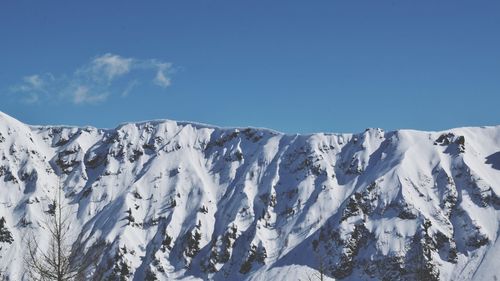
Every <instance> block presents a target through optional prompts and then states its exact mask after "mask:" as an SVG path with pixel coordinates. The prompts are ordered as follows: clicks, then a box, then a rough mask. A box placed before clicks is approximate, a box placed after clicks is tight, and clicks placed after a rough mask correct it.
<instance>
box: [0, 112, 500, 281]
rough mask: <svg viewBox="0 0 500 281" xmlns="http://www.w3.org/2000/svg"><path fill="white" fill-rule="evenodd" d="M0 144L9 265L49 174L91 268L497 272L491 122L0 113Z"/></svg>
mask: <svg viewBox="0 0 500 281" xmlns="http://www.w3.org/2000/svg"><path fill="white" fill-rule="evenodd" d="M0 154H1V155H0V157H1V159H0V216H1V217H3V218H4V219H5V223H4V226H3V231H4V232H5V231H8V232H9V233H11V235H12V238H13V241H7V240H8V239H5V238H4V239H2V235H1V234H2V229H0V248H1V249H0V270H1V271H2V272H3V273H2V276H4V277H7V278H8V280H27V276H24V275H23V274H24V269H23V256H24V251H25V248H26V247H25V244H24V243H25V241H26V240H25V239H26V236H27V235H32V234H33V235H35V236H37V237H39V239H40V241H41V245H47V241H48V235H47V231H46V230H45V229H44V224H43V222H44V221H45V220H46V219H47V217H48V214H47V210H48V209H49V204H51V202H52V199H53V198H54V196H55V194H56V190H57V187H58V185H61V186H63V190H64V195H65V196H64V205H65V213H66V215H67V216H68V217H70V218H71V222H72V223H71V229H70V230H71V237H70V238H71V241H72V243H73V246H74V248H75V249H78V251H80V252H81V258H82V259H87V258H90V259H92V260H93V261H94V262H95V264H96V266H95V267H94V268H93V269H91V270H89V271H88V272H87V278H88V279H89V280H106V278H107V279H108V280H308V279H311V280H314V279H315V278H316V277H317V276H318V274H319V272H323V274H324V275H326V277H327V278H331V279H332V280H335V279H345V280H416V279H418V280H422V279H427V280H433V279H440V280H472V279H476V280H488V279H490V280H496V278H498V277H500V268H499V267H498V266H495V265H496V264H497V263H498V262H497V261H498V259H499V258H500V246H499V245H500V244H499V242H498V233H499V230H500V227H499V222H500V219H499V218H500V217H499V214H500V212H499V210H500V197H499V196H500V126H495V127H480V128H459V129H452V130H448V131H445V132H420V131H411V130H400V131H394V132H384V131H383V130H381V129H367V130H366V131H365V132H363V133H360V134H325V133H319V134H312V135H286V134H282V133H279V132H275V131H271V130H265V129H253V128H225V129H223V128H218V127H213V126H209V125H201V124H194V123H188V122H175V121H170V120H160V121H150V122H142V123H130V124H122V125H120V126H118V127H117V128H116V129H110V130H102V129H96V128H92V127H85V128H77V127H63V126H44V127H40V126H29V125H25V124H23V123H21V122H19V121H17V120H15V119H13V118H12V117H9V116H7V115H5V114H3V113H0ZM0 226H1V224H0ZM0 228H2V227H0ZM124 267H125V268H126V269H127V270H124ZM23 278H24V279H23ZM120 278H122V279H120ZM155 278H156V279H155Z"/></svg>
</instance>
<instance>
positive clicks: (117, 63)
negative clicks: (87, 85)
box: [90, 53, 134, 80]
mask: <svg viewBox="0 0 500 281" xmlns="http://www.w3.org/2000/svg"><path fill="white" fill-rule="evenodd" d="M133 63H134V59H132V58H123V57H121V56H119V55H113V54H109V53H108V54H105V55H102V56H100V57H96V58H94V59H93V60H92V62H91V63H90V69H91V70H92V72H93V74H94V75H97V77H98V76H99V75H104V76H106V78H107V79H108V80H113V79H114V78H116V77H119V76H122V75H124V74H127V73H129V72H130V68H131V67H132V64H133Z"/></svg>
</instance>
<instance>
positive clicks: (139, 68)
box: [11, 53, 172, 104]
mask: <svg viewBox="0 0 500 281" xmlns="http://www.w3.org/2000/svg"><path fill="white" fill-rule="evenodd" d="M171 69H172V64H171V63H168V62H163V61H160V60H156V59H148V60H142V59H136V58H125V57H122V56H119V55H116V54H111V53H107V54H104V55H101V56H97V57H95V58H93V59H91V60H90V61H89V62H87V63H86V64H84V65H82V66H80V67H78V68H76V69H75V70H74V71H73V72H72V74H62V75H58V76H56V75H53V74H51V73H46V74H42V75H40V74H34V75H30V76H26V77H23V79H22V83H20V84H18V85H15V86H13V87H11V92H12V93H16V94H20V95H16V96H17V97H20V100H21V101H23V102H26V103H35V102H44V101H69V102H72V103H74V104H92V103H99V102H104V101H105V100H106V99H107V98H109V97H112V96H121V97H126V96H128V95H129V94H130V93H131V92H133V90H134V89H136V88H137V86H138V85H147V84H148V83H149V84H152V85H156V86H158V87H160V88H163V89H165V88H168V87H169V86H170V85H171V77H170V74H171ZM141 81H146V82H148V81H149V82H148V83H142V82H141Z"/></svg>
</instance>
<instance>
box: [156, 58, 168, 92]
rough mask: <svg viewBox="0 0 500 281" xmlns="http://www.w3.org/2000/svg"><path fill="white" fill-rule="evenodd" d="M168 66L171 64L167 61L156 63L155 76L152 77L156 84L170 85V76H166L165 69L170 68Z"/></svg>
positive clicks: (161, 85)
mask: <svg viewBox="0 0 500 281" xmlns="http://www.w3.org/2000/svg"><path fill="white" fill-rule="evenodd" d="M170 67H171V64H169V63H159V64H158V71H157V72H156V77H155V79H154V82H155V84H156V85H158V86H160V87H163V88H167V87H168V86H170V84H171V81H170V77H168V76H167V71H168V70H169V69H170Z"/></svg>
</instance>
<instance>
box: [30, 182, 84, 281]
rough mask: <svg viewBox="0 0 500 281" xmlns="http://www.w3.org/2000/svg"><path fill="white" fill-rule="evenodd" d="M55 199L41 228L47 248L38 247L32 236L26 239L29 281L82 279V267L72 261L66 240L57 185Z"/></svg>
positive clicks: (73, 254) (66, 222) (65, 219)
mask: <svg viewBox="0 0 500 281" xmlns="http://www.w3.org/2000/svg"><path fill="white" fill-rule="evenodd" d="M55 197H56V198H55V200H54V201H53V204H54V205H55V206H54V205H53V206H50V210H49V215H48V219H47V220H46V221H45V223H44V225H43V226H44V228H45V229H46V230H47V231H48V233H49V245H48V248H47V249H43V248H42V247H40V244H39V242H38V241H37V239H36V237H35V236H34V235H30V236H29V237H28V239H27V243H26V245H27V254H26V255H25V257H24V262H25V267H26V271H27V274H28V275H29V278H30V280H34V281H49V280H57V281H69V280H78V279H80V278H81V277H83V276H81V273H82V268H81V265H78V266H77V265H76V263H75V262H73V261H74V260H75V257H76V255H77V253H76V252H75V251H74V250H72V245H71V244H72V243H70V241H69V230H70V223H69V216H67V215H63V206H62V204H63V202H62V200H61V187H60V186H59V187H58V190H57V194H56V196H55Z"/></svg>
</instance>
